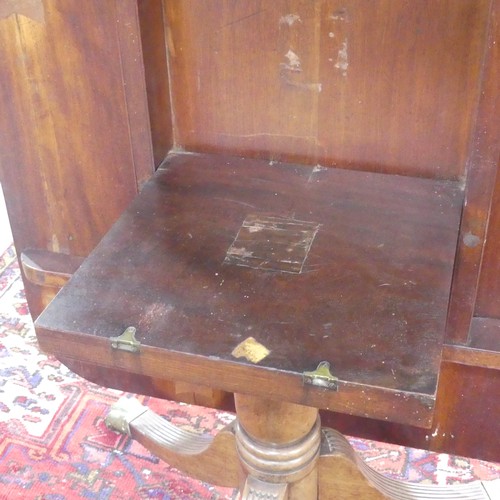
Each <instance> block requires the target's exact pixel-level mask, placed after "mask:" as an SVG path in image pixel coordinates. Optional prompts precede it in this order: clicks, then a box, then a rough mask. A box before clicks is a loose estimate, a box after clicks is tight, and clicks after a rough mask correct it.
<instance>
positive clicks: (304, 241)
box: [224, 215, 320, 274]
mask: <svg viewBox="0 0 500 500" xmlns="http://www.w3.org/2000/svg"><path fill="white" fill-rule="evenodd" d="M319 227H320V225H319V224H316V223H314V222H306V221H300V220H295V219H291V218H286V217H274V216H268V215H248V217H247V218H246V219H245V220H244V222H243V225H242V226H241V228H240V230H239V231H238V234H237V235H236V238H235V240H234V241H233V243H232V244H231V246H230V247H229V250H228V251H227V254H226V258H225V259H224V264H234V265H237V266H243V267H251V268H254V269H266V270H270V271H282V272H287V273H295V274H300V273H301V272H302V268H303V266H304V262H305V261H306V258H307V254H308V253H309V250H310V248H311V245H312V243H313V241H314V237H315V236H316V233H317V232H318V229H319Z"/></svg>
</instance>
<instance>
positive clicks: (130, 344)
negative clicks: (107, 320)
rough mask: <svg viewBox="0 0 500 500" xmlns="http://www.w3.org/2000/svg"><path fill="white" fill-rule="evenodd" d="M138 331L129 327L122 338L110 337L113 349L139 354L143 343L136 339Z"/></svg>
mask: <svg viewBox="0 0 500 500" xmlns="http://www.w3.org/2000/svg"><path fill="white" fill-rule="evenodd" d="M136 331H137V330H136V329H135V327H133V326H129V327H128V328H127V329H126V330H125V331H124V332H123V333H122V334H121V335H120V336H118V337H110V339H109V340H110V342H111V347H112V348H113V349H118V350H120V351H128V352H139V351H140V348H141V343H140V342H139V341H138V340H137V339H136V338H135V332H136Z"/></svg>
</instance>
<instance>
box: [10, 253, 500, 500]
mask: <svg viewBox="0 0 500 500" xmlns="http://www.w3.org/2000/svg"><path fill="white" fill-rule="evenodd" d="M122 395H123V393H120V392H118V391H112V390H108V389H104V388H102V387H99V386H96V385H94V384H91V383H89V382H87V381H85V380H83V379H81V378H79V377H78V376H77V375H75V374H73V373H72V372H70V371H69V370H68V369H67V368H66V367H64V366H63V365H61V364H60V363H59V362H58V361H57V360H55V359H53V358H50V357H47V356H45V355H43V354H42V353H40V352H39V350H38V347H37V343H36V337H35V334H34V330H33V326H32V323H31V319H30V317H29V314H28V310H27V306H26V301H25V299H24V293H23V287H22V282H21V279H20V275H19V268H18V265H17V261H16V259H15V254H14V251H13V249H12V247H11V248H10V249H9V250H7V252H6V253H5V254H4V255H3V256H2V257H1V258H0V500H4V499H11V498H22V499H30V500H31V499H32V500H35V499H36V500H69V499H76V498H85V499H98V500H107V499H134V498H138V499H141V498H153V499H165V500H166V499H173V500H175V499H213V500H216V499H223V498H228V499H229V498H234V492H233V491H232V490H228V489H224V488H215V487H213V486H211V485H208V484H204V483H201V482H199V481H194V480H192V479H190V478H187V477H185V476H183V475H182V474H180V473H179V472H178V471H176V470H175V469H173V468H171V467H169V466H168V465H166V464H165V463H162V462H160V461H159V460H158V459H157V458H156V457H154V456H153V455H151V454H150V453H149V452H148V451H147V450H145V449H144V448H143V447H142V446H140V445H138V444H137V443H135V442H133V441H131V440H130V439H129V438H127V437H124V436H121V435H117V434H115V433H113V432H112V431H110V430H108V429H107V428H106V426H105V425H104V417H105V416H106V413H107V411H108V409H109V407H110V405H112V404H113V403H114V402H115V401H116V400H117V399H118V398H119V397H120V396H122ZM142 401H143V403H144V404H147V405H148V406H149V407H151V408H152V409H154V410H155V411H157V412H158V413H160V414H161V415H167V414H168V416H169V418H170V419H171V420H172V421H173V422H174V423H176V424H178V425H181V426H186V427H188V428H192V429H196V430H199V431H205V432H210V433H215V432H217V430H219V429H221V428H222V427H224V426H225V425H226V424H227V423H229V422H230V421H231V420H232V419H233V416H232V415H230V414H227V413H223V412H217V411H212V410H207V409H204V408H198V407H193V406H188V405H182V404H177V403H172V402H168V401H160V400H156V399H153V398H142ZM497 438H498V437H497ZM350 441H351V444H352V445H353V446H354V447H355V448H356V449H357V450H358V452H359V453H360V454H361V455H362V456H363V457H364V459H365V461H367V462H368V463H369V464H370V465H371V466H372V467H373V468H375V469H377V470H379V471H381V472H383V473H385V474H387V475H389V476H392V477H400V478H403V479H408V480H411V481H415V482H426V483H431V482H432V483H438V484H447V483H455V482H469V481H472V480H475V479H481V480H490V479H497V478H499V477H500V465H495V464H491V463H487V462H482V461H479V460H470V459H465V458H460V457H451V456H448V455H444V454H434V453H429V452H426V451H422V450H416V449H410V448H403V447H399V446H394V445H387V444H383V443H378V442H374V441H366V440H362V439H350Z"/></svg>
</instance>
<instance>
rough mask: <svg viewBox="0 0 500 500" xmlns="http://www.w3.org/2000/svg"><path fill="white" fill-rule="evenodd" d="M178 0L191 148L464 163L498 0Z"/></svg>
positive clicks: (388, 162) (392, 163)
mask: <svg viewBox="0 0 500 500" xmlns="http://www.w3.org/2000/svg"><path fill="white" fill-rule="evenodd" d="M164 4H165V9H166V15H167V19H168V23H169V33H168V36H167V40H168V50H169V57H170V65H171V77H172V91H173V96H174V97H173V106H174V137H175V142H176V145H177V146H178V147H180V148H185V149H186V150H195V151H222V150H223V151H226V152H232V153H235V154H242V155H251V156H260V157H264V158H269V159H286V160H292V161H302V162H306V163H312V164H314V163H317V162H319V163H320V164H323V165H338V166H341V167H349V168H361V169H369V170H377V171H387V172H391V173H402V174H408V175H416V176H429V177H439V178H450V179H455V178H459V177H461V176H462V175H463V174H464V170H465V162H466V157H467V153H468V145H469V141H470V134H471V127H472V124H473V118H474V109H475V107H476V105H477V100H478V88H479V87H478V81H479V76H480V70H481V62H482V52H483V49H484V42H485V34H486V28H487V19H488V12H489V2H488V1H487V0H460V1H456V0H417V1H413V0H412V1H410V0H400V1H397V2H394V1H391V0H380V1H377V2H366V1H364V0H343V1H340V0H325V1H321V2H320V1H314V2H313V1H299V0H289V1H285V0H277V1H273V2H271V1H261V0H249V1H245V2H237V1H223V0H213V1H210V2H205V1H202V0H182V1H179V0H169V1H165V3H164ZM465 26H466V27H467V29H464V27H465Z"/></svg>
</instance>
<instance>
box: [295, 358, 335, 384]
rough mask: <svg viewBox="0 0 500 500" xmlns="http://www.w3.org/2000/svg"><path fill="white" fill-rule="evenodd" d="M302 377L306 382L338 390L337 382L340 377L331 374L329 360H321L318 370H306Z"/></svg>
mask: <svg viewBox="0 0 500 500" xmlns="http://www.w3.org/2000/svg"><path fill="white" fill-rule="evenodd" d="M302 378H303V380H304V384H308V385H314V386H316V387H324V388H325V389H331V390H333V391H336V390H338V385H337V382H338V380H339V379H338V378H337V377H334V376H333V375H332V374H331V372H330V363H329V362H328V361H321V363H320V364H319V365H318V367H317V368H316V370H314V371H312V372H304V373H303V374H302Z"/></svg>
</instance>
